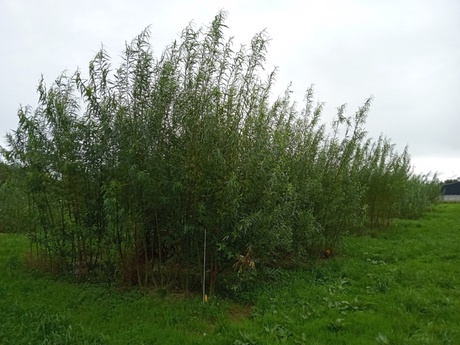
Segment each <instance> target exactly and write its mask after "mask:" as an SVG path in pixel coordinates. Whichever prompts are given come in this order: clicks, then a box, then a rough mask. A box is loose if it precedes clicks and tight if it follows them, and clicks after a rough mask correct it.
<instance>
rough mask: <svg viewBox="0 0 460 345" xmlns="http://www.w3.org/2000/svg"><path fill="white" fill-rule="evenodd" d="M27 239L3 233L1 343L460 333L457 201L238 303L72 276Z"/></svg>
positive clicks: (458, 340)
mask: <svg viewBox="0 0 460 345" xmlns="http://www.w3.org/2000/svg"><path fill="white" fill-rule="evenodd" d="M27 251H28V243H27V239H26V238H25V237H23V236H20V235H13V234H0V320H1V323H0V344H325V345H326V344H327V345H335V344H453V345H456V344H460V326H459V325H460V204H440V205H438V206H437V207H436V208H435V209H434V210H433V211H431V212H428V213H427V214H426V215H425V216H424V217H423V218H422V219H420V220H414V221H409V220H399V221H397V222H395V224H394V226H393V227H392V228H391V229H389V230H382V231H369V232H368V233H367V234H366V235H364V236H348V237H346V238H345V239H344V242H343V244H342V246H341V250H340V252H338V253H337V255H336V256H334V257H333V258H331V259H328V260H321V261H320V262H318V263H316V264H314V265H309V266H308V267H306V268H304V269H302V270H300V269H299V270H295V271H292V270H290V271H279V272H277V274H276V275H275V278H276V282H274V283H273V284H271V285H261V286H254V287H253V289H252V290H251V291H249V292H247V293H245V294H244V295H241V296H240V298H239V299H238V301H239V302H240V303H237V302H235V301H231V300H228V299H227V300H226V299H221V298H214V299H211V300H210V302H209V303H202V302H201V299H200V298H199V297H184V296H180V295H174V294H166V296H164V295H163V296H160V295H159V294H158V293H155V292H148V291H147V292H146V291H136V290H130V291H122V290H120V289H119V288H116V287H113V286H101V285H98V286H96V285H88V284H74V283H70V282H67V281H65V280H63V279H62V278H56V277H53V276H51V275H47V274H43V273H39V272H35V271H33V270H31V269H29V268H27V266H26V265H25V263H24V262H25V261H24V260H25V258H26V256H27ZM243 302H244V303H243Z"/></svg>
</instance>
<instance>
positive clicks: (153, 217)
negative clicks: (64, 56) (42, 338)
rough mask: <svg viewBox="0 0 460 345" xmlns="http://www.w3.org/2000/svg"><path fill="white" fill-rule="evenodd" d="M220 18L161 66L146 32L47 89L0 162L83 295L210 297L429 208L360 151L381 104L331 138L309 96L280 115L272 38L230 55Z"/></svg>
mask: <svg viewBox="0 0 460 345" xmlns="http://www.w3.org/2000/svg"><path fill="white" fill-rule="evenodd" d="M225 17H226V14H225V13H224V12H220V13H219V14H218V15H217V16H216V17H215V19H214V21H213V22H212V23H211V25H210V26H209V27H208V28H200V29H195V28H193V27H192V26H189V27H187V28H185V29H184V31H183V32H182V34H181V36H180V40H178V41H175V42H174V43H172V44H171V45H170V46H169V47H167V48H166V49H165V51H164V52H163V54H162V55H161V56H160V57H158V58H157V57H155V56H154V55H153V54H152V49H151V46H150V44H149V31H148V30H145V31H144V32H142V33H141V34H140V35H139V36H138V37H136V38H135V39H134V40H133V41H132V42H131V44H128V45H127V46H126V49H125V51H124V53H123V61H122V63H121V65H120V66H119V67H118V68H112V67H111V65H110V57H109V56H108V54H107V52H106V51H105V50H104V49H101V50H100V51H99V52H98V53H97V54H96V56H95V58H94V59H93V60H92V61H90V63H89V76H88V77H87V78H85V77H84V76H83V74H82V73H81V72H80V71H77V72H75V73H74V74H72V75H67V74H62V75H61V76H60V77H59V78H58V79H57V80H56V81H55V82H54V83H53V84H52V85H51V86H50V87H47V86H46V85H45V82H44V80H41V82H40V85H39V88H38V91H39V106H38V107H37V108H36V109H35V110H34V111H32V109H31V108H22V109H20V111H19V112H18V116H19V126H18V129H17V130H16V131H15V132H13V133H11V134H9V135H8V137H7V141H8V145H9V148H8V149H3V150H2V152H3V155H4V156H5V157H6V159H7V160H8V162H9V163H10V164H11V165H12V166H14V167H15V168H16V169H19V170H22V171H24V173H25V176H26V184H27V193H28V195H29V196H30V200H31V204H30V212H31V213H32V214H36V215H37V220H36V224H35V226H33V227H31V228H30V229H29V232H28V233H29V236H30V238H31V240H32V243H33V244H34V245H35V248H36V251H35V255H36V257H37V258H38V260H41V261H43V262H44V263H46V264H47V265H48V266H50V267H51V268H52V269H53V270H56V271H63V272H67V273H69V274H74V275H76V276H77V277H78V278H79V279H83V278H84V279H87V278H94V279H106V280H110V281H114V280H119V281H123V282H124V283H126V284H137V285H141V286H144V285H150V286H155V287H158V288H165V287H177V288H180V289H186V290H194V289H198V288H200V287H203V286H202V285H203V283H202V282H204V281H206V282H207V284H206V286H205V291H206V292H209V293H211V294H212V293H213V292H214V290H215V289H216V287H218V285H219V282H224V284H222V283H221V286H220V287H221V288H223V287H227V286H229V285H232V283H231V282H235V281H238V279H240V278H241V277H242V276H244V274H251V273H250V272H252V271H253V270H254V269H255V268H260V267H273V266H277V265H279V264H280V262H283V261H285V260H302V261H304V260H305V259H308V258H310V257H318V256H320V255H322V253H324V252H325V251H326V250H327V252H328V253H330V252H331V251H332V252H333V251H334V250H335V248H336V246H337V244H338V243H339V241H340V238H341V237H342V235H343V234H345V233H347V232H353V231H359V230H360V229H362V228H363V226H364V225H365V224H370V225H371V226H375V227H380V226H388V225H389V224H390V223H391V220H392V219H393V218H394V217H396V216H404V215H409V216H415V215H419V214H420V213H421V212H422V211H423V210H424V209H425V208H426V207H427V206H428V205H429V203H430V202H432V201H433V197H432V195H433V194H429V195H430V196H427V195H428V194H427V192H428V191H431V190H432V189H430V188H431V187H430V186H431V185H432V184H430V183H431V182H430V181H428V180H427V179H425V178H422V177H418V176H415V175H413V173H412V172H411V167H410V158H409V155H408V153H407V151H404V152H403V153H402V154H398V153H397V152H395V150H394V148H393V146H392V144H391V143H390V141H389V140H388V139H384V138H379V139H378V140H377V141H373V140H372V139H370V138H367V134H366V131H365V123H366V118H367V116H368V113H369V110H370V106H371V101H372V99H370V98H369V99H367V100H365V102H364V104H363V106H362V107H360V108H359V109H358V110H357V111H356V113H355V114H354V115H352V116H347V115H346V112H345V105H343V106H341V107H339V108H338V111H337V116H336V118H335V120H334V121H333V123H332V125H331V126H327V125H325V124H323V123H322V122H321V116H322V112H323V105H322V104H320V103H316V102H315V100H314V93H313V89H312V88H309V89H308V90H307V92H306V97H305V106H304V107H303V108H302V109H300V110H299V109H298V105H297V104H296V103H295V102H293V101H292V100H291V99H290V94H291V92H290V90H289V89H288V90H286V92H285V93H284V94H283V95H281V96H279V97H278V98H277V99H276V100H275V101H274V102H271V101H270V97H271V91H272V86H273V83H274V81H275V77H276V71H272V72H268V74H266V72H265V65H264V64H265V57H266V53H267V43H268V38H267V36H266V33H265V32H261V33H259V34H257V35H255V36H254V37H253V39H252V40H251V42H250V43H249V44H248V46H242V47H240V48H235V47H234V44H233V42H232V39H226V38H225V34H224V31H225V29H226V25H225ZM205 242H206V243H205ZM204 248H205V250H204ZM204 263H206V265H205V267H203V265H204ZM218 277H222V279H218ZM235 286H236V285H235Z"/></svg>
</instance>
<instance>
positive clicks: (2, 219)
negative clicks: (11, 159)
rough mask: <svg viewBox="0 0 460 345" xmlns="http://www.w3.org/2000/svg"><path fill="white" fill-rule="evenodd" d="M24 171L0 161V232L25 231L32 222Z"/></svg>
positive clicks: (32, 216)
mask: <svg viewBox="0 0 460 345" xmlns="http://www.w3.org/2000/svg"><path fill="white" fill-rule="evenodd" d="M24 180H25V179H24V172H23V171H22V170H21V169H19V168H17V167H13V166H9V165H7V164H5V163H3V162H0V232H4V233H12V232H16V233H17V232H21V233H25V232H27V231H28V230H29V229H30V228H31V227H32V224H33V221H34V215H33V213H32V212H31V208H30V200H29V197H28V193H27V188H26V185H25V183H24Z"/></svg>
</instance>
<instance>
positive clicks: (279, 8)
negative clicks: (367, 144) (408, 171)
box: [0, 0, 460, 179]
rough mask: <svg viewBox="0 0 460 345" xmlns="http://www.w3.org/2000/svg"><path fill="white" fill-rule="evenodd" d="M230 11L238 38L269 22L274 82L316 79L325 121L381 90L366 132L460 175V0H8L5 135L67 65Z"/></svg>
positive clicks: (0, 65) (3, 55)
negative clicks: (145, 34)
mask: <svg viewBox="0 0 460 345" xmlns="http://www.w3.org/2000/svg"><path fill="white" fill-rule="evenodd" d="M220 9H224V10H226V11H228V14H229V16H228V19H227V25H228V26H229V30H228V33H229V35H231V36H235V39H236V42H239V43H249V41H250V39H251V37H252V36H253V35H254V34H255V33H256V32H259V31H261V30H263V29H267V32H268V34H269V36H270V37H271V39H272V41H271V43H270V46H269V54H268V61H267V68H269V69H272V68H273V67H275V66H277V67H279V72H278V77H277V87H276V89H275V92H276V93H281V92H282V91H283V90H284V89H285V87H286V86H287V85H288V83H289V82H290V81H292V83H293V87H292V90H293V91H294V98H295V99H298V101H299V102H302V100H303V95H304V92H305V90H306V88H307V87H308V86H309V85H310V84H315V95H316V99H317V100H318V101H323V102H326V108H325V116H326V118H325V120H327V116H330V117H332V116H333V115H334V113H335V108H336V107H338V106H339V105H341V104H343V103H347V104H348V107H347V109H348V113H349V114H352V113H353V112H354V111H355V110H356V109H357V107H358V106H359V105H361V104H362V103H363V101H364V99H365V98H367V97H369V96H370V95H373V96H374V103H373V106H372V109H371V112H370V115H369V120H368V126H367V128H368V131H369V133H370V135H371V136H373V137H377V136H378V135H380V134H381V133H383V134H384V135H386V136H388V137H389V138H391V139H392V141H393V143H395V144H396V147H397V149H398V150H399V151H401V150H402V149H403V148H404V146H406V145H408V146H409V152H410V153H411V156H412V162H413V164H414V165H415V171H416V172H417V173H428V172H435V171H437V172H439V173H440V178H441V179H447V178H453V177H457V176H460V135H459V129H460V113H459V111H460V106H459V105H458V101H459V100H460V38H459V34H460V1H458V0H385V1H382V0H361V1H359V0H321V1H320V0H315V1H313V0H304V1H301V0H297V1H294V0H283V1H273V0H265V1H264V0H253V1H251V0H245V1H240V0H234V1H230V0H227V1H225V0H214V1H213V0H197V1H190V0H164V1H159V0H130V1H121V0H79V1H62V0H0V47H1V48H0V49H1V50H0V74H1V81H0V136H1V139H0V144H1V145H4V143H5V141H4V139H3V138H4V135H5V133H6V132H7V131H10V130H12V129H15V128H16V125H17V120H16V112H17V109H18V107H19V106H20V104H22V105H31V106H32V107H35V105H36V104H37V99H38V97H37V94H36V86H37V84H38V80H39V78H40V75H41V74H43V75H44V78H45V80H46V81H47V83H48V84H50V83H52V81H53V80H54V79H55V78H56V77H57V76H58V75H59V74H60V73H61V72H62V71H64V70H68V71H71V72H72V71H74V70H75V69H76V68H77V67H80V68H81V69H86V68H87V66H88V62H89V60H90V59H91V58H92V57H93V55H94V54H95V52H96V51H97V50H98V49H99V48H100V45H101V43H103V44H104V46H105V47H106V49H107V50H108V52H109V54H110V55H111V56H112V57H113V58H114V59H117V57H118V56H119V55H120V54H121V51H122V50H123V48H124V44H125V42H126V41H131V40H132V39H133V38H134V37H135V36H136V35H137V34H139V33H140V32H141V31H142V30H143V29H144V28H145V27H147V26H149V25H150V27H151V33H152V35H151V37H152V40H151V41H152V46H153V48H154V51H155V53H156V54H157V56H159V55H160V53H161V52H162V50H163V48H164V47H165V46H166V45H168V44H169V43H171V42H172V41H173V40H174V39H176V38H178V35H179V33H180V32H181V30H182V29H183V28H185V26H187V24H188V23H189V22H190V21H193V22H194V23H195V24H196V25H197V26H203V25H207V24H208V23H209V22H211V21H212V19H213V17H214V16H215V14H216V13H217V12H218V11H219V10H220Z"/></svg>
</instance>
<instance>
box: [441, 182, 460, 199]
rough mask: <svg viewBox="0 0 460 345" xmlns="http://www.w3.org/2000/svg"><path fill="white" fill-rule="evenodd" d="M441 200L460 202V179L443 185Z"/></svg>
mask: <svg viewBox="0 0 460 345" xmlns="http://www.w3.org/2000/svg"><path fill="white" fill-rule="evenodd" d="M441 200H442V201H449V202H456V201H457V202H460V181H458V182H453V183H449V184H445V185H444V186H442V187H441Z"/></svg>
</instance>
